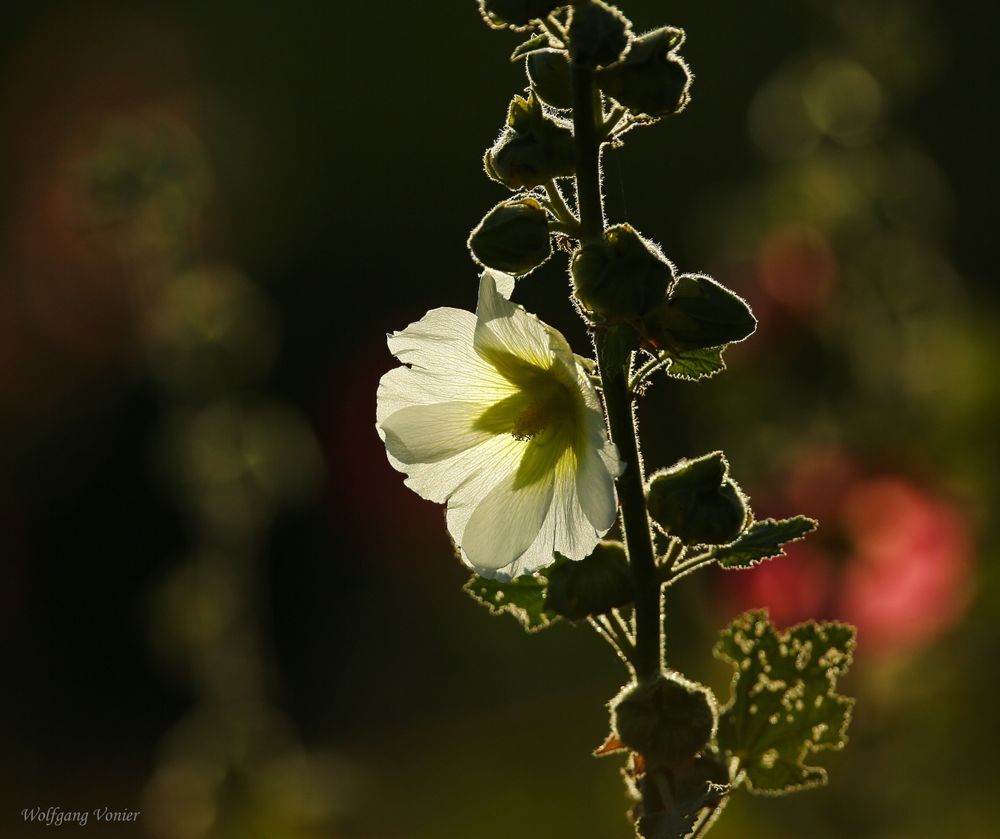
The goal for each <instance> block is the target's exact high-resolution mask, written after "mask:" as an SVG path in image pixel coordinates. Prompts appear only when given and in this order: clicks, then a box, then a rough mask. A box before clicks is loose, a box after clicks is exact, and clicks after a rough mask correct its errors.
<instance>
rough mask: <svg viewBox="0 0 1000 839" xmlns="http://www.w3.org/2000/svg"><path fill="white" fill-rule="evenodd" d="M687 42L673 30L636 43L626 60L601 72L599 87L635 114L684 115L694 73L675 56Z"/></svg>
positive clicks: (598, 74) (658, 31)
mask: <svg viewBox="0 0 1000 839" xmlns="http://www.w3.org/2000/svg"><path fill="white" fill-rule="evenodd" d="M683 40H684V33H683V32H682V31H681V30H680V29H674V28H672V27H669V26H667V27H664V28H663V29H657V30H654V31H653V32H650V33H648V34H646V35H643V36H642V37H641V38H636V39H634V40H633V41H632V48H631V49H630V50H629V51H628V53H627V54H626V55H625V58H623V59H622V60H621V61H619V62H618V63H617V64H613V65H612V66H610V67H606V68H604V69H602V70H599V71H598V73H597V83H598V85H599V86H600V88H601V89H602V90H603V91H604V92H605V93H607V94H608V95H609V96H611V97H613V98H614V99H616V100H617V101H618V102H619V103H621V104H622V105H624V106H625V107H626V108H628V109H629V110H630V111H631V112H632V113H633V114H637V115H643V116H647V117H650V118H654V119H655V118H658V117H664V116H669V115H671V114H676V113H680V112H681V111H682V110H683V109H684V107H685V106H686V105H687V103H688V100H689V99H690V98H691V96H690V87H691V72H690V70H688V67H687V64H685V63H684V59H682V58H681V57H680V56H679V55H677V54H676V52H675V50H676V49H677V48H678V47H679V46H680V45H681V43H682V42H683Z"/></svg>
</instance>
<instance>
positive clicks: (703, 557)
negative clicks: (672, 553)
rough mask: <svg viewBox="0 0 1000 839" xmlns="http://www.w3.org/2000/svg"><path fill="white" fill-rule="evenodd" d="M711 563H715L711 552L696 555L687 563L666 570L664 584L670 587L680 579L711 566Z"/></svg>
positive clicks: (713, 554)
mask: <svg viewBox="0 0 1000 839" xmlns="http://www.w3.org/2000/svg"><path fill="white" fill-rule="evenodd" d="M713 562H715V553H714V552H713V551H709V552H708V553H704V554H698V556H695V557H692V558H691V559H689V560H688V561H687V562H682V563H681V564H680V565H677V566H675V567H674V568H673V570H670V569H668V571H669V574H667V576H666V579H665V580H664V583H665V584H666V585H668V586H672V585H673V584H674V583H676V582H677V581H678V580H679V579H681V578H682V577H686V576H687V575H688V574H693V573H694V572H695V571H698V570H700V569H701V568H704V567H705V566H706V565H711V564H712V563H713Z"/></svg>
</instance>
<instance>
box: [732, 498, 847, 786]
mask: <svg viewBox="0 0 1000 839" xmlns="http://www.w3.org/2000/svg"><path fill="white" fill-rule="evenodd" d="M803 518H808V516H804V517H803ZM810 532H811V531H810ZM800 538H802V537H800ZM751 615H754V616H757V617H758V618H762V619H763V620H765V621H767V623H768V626H770V628H771V630H772V631H773V632H774V633H775V635H776V636H777V638H778V641H779V642H785V641H786V640H787V639H788V638H789V637H790V636H791V634H792V632H794V631H795V630H797V629H802V628H806V627H816V628H823V629H825V628H827V627H830V628H838V629H847V630H849V631H850V634H851V637H850V640H849V641H848V643H847V644H846V645H845V648H844V656H845V658H846V663H844V664H843V666H842V672H843V673H846V672H847V670H848V669H850V666H851V665H852V664H853V663H854V652H855V650H856V649H857V646H858V631H857V627H855V626H854V625H853V624H849V623H847V622H845V621H837V620H832V621H822V622H819V621H815V620H812V619H810V620H806V621H801V622H799V623H796V624H793V625H792V626H789V627H787V628H786V629H781V630H779V629H778V628H777V627H775V625H774V624H773V623H771V613H770V610H768V609H767V608H766V607H765V608H762V609H751V610H749V611H747V612H744V613H743V614H742V615H740V616H739V617H737V618H735V619H734V620H732V621H730V623H729V625H728V626H727V627H726V628H725V629H724V630H723V632H727V631H729V630H730V629H731V628H732V627H733V625H734V624H735V623H736V622H737V621H745V620H746V619H747V618H748V617H749V616H751ZM756 619H757V618H755V619H754V620H752V621H750V623H755V622H756ZM721 646H722V641H721V639H720V640H719V641H717V642H716V643H715V646H714V647H713V648H712V654H713V655H714V656H715V657H716V658H717V659H719V660H720V661H723V662H725V663H727V664H729V665H730V666H732V667H733V670H734V673H733V677H732V679H731V680H730V682H729V700H728V701H727V702H726V704H725V705H723V706H720V707H719V720H720V721H721V720H722V717H723V715H724V714H726V713H727V712H728V711H729V710H730V709H731V708H732V707H733V705H735V704H736V686H737V685H738V684H739V681H740V677H741V675H742V670H741V669H740V663H739V662H738V661H734V660H733V659H732V658H730V657H729V656H728V655H726V654H725V653H723V652H722V651H721ZM832 673H833V668H832V667H831V668H827V672H826V674H825V675H826V680H827V685H828V686H827V692H826V693H825V694H824V695H825V696H826V697H828V698H830V699H834V700H836V701H837V702H839V703H841V704H843V705H845V706H846V711H845V713H844V722H843V723H842V724H841V726H840V728H839V730H838V731H837V741H838V742H836V743H820V744H814V745H812V746H811V745H810V744H809V743H808V742H806V743H803V744H802V750H801V751H800V753H799V754H798V755H797V759H796V763H797V765H798V766H801V768H802V769H804V770H809V771H815V772H817V773H818V777H817V778H816V780H815V781H806V782H803V783H800V784H788V785H786V786H784V787H782V788H781V789H759V788H757V787H755V786H754V785H753V784H752V783H751V781H750V779H749V777H748V776H747V775H746V773H745V772H742V771H741V772H740V773H739V775H738V776H737V778H736V779H734V780H733V783H732V787H733V789H735V788H736V787H737V785H738V783H737V782H738V781H740V779H742V785H743V786H745V787H746V790H747V792H749V793H751V794H753V795H759V796H765V797H770V798H777V797H778V796H781V795H788V794H789V793H792V792H802V791H804V790H808V789H817V788H819V787H823V786H826V784H827V783H828V782H829V774H828V772H827V770H826V768H825V767H823V766H806V765H805V760H806V759H807V758H808V757H809V755H810V754H816V753H818V752H823V751H828V752H839V751H841V750H842V749H843V748H844V747H845V746H846V745H847V743H848V742H849V740H850V737H849V736H848V734H847V729H848V728H849V727H850V724H851V721H852V720H853V718H854V707H855V704H856V702H857V700H856V699H855V698H854V697H852V696H844V695H843V694H840V693H837V685H836V676H834V675H832Z"/></svg>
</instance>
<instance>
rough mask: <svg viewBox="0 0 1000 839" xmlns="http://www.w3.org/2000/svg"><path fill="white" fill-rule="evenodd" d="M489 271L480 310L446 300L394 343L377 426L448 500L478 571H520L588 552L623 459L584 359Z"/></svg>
mask: <svg viewBox="0 0 1000 839" xmlns="http://www.w3.org/2000/svg"><path fill="white" fill-rule="evenodd" d="M513 287H514V280H513V278H511V277H509V276H507V275H506V274H501V273H499V272H495V271H486V272H485V273H483V275H482V278H481V280H480V284H479V304H478V306H477V307H476V314H475V315H473V314H472V313H471V312H466V311H463V310H461V309H434V310H432V311H430V312H428V313H427V314H426V315H425V316H424V317H423V318H422V319H421V320H419V321H417V322H416V323H413V324H410V325H409V326H408V327H407V328H406V329H404V330H403V331H402V332H396V333H393V334H392V335H390V336H389V349H390V351H391V352H392V354H393V355H394V356H396V358H398V359H399V360H400V361H401V362H403V364H404V365H405V366H404V367H399V368H396V369H394V370H390V371H389V372H388V373H386V374H385V376H383V377H382V381H381V382H380V383H379V388H378V411H377V417H376V419H377V421H376V427H377V429H378V433H379V436H380V437H381V438H382V439H383V440H384V441H385V447H386V452H387V454H388V457H389V462H390V463H391V464H392V465H393V466H394V467H395V468H396V469H398V470H399V471H400V472H405V473H406V474H407V476H408V477H407V479H406V485H407V486H408V487H410V489H412V490H413V491H414V492H416V493H417V494H418V495H421V496H422V497H424V498H427V499H429V500H431V501H436V502H439V503H443V502H447V504H448V517H447V518H448V531H449V532H450V533H451V536H452V538H453V539H454V540H455V544H456V545H458V546H459V548H460V550H461V556H462V559H463V560H464V561H465V562H466V563H467V564H468V565H470V566H471V567H472V568H474V569H475V570H476V571H477V572H478V573H479V574H482V575H485V576H490V577H498V578H501V579H513V578H514V577H517V576H520V575H521V574H527V573H531V572H533V571H536V570H538V569H539V568H544V567H546V566H548V565H550V564H551V563H552V561H553V552H554V551H558V552H559V553H561V554H563V555H564V556H566V557H569V558H570V559H583V558H584V557H586V556H587V555H588V554H589V553H590V551H591V550H592V549H593V548H594V546H595V545H596V544H597V542H598V540H599V539H600V537H601V536H602V535H603V534H604V533H606V532H607V531H608V529H609V528H610V527H611V526H612V524H614V522H615V517H616V514H617V501H616V499H615V488H614V477H615V476H616V475H618V474H619V472H620V469H621V465H620V463H619V461H618V456H617V451H616V449H615V447H614V445H613V444H612V443H611V442H610V441H609V440H608V438H607V435H606V433H605V430H604V416H603V413H602V411H601V407H600V404H599V402H598V400H597V395H596V393H595V392H594V388H593V386H592V385H591V383H590V380H589V378H588V377H587V373H586V370H585V369H584V367H583V366H582V364H581V360H580V359H578V358H577V357H576V356H574V355H573V353H572V351H571V350H570V348H569V344H567V343H566V339H565V338H564V337H563V336H562V335H560V334H559V333H558V332H557V331H556V330H555V329H553V328H552V327H550V326H547V325H546V324H544V323H542V322H541V321H540V320H538V318H536V317H535V316H534V315H530V314H528V313H527V312H526V311H525V310H524V309H522V308H521V307H520V306H517V305H515V304H514V303H511V302H510V301H509V300H507V299H506V298H507V297H509V296H510V293H511V291H512V290H513Z"/></svg>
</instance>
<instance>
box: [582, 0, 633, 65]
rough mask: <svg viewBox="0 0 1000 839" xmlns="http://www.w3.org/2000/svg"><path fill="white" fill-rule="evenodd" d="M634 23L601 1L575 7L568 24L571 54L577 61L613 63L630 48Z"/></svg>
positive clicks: (584, 62) (590, 63) (598, 63)
mask: <svg viewBox="0 0 1000 839" xmlns="http://www.w3.org/2000/svg"><path fill="white" fill-rule="evenodd" d="M631 31H632V23H631V21H629V19H628V18H627V17H625V15H623V14H622V13H621V12H620V11H618V9H616V8H614V7H612V6H608V5H607V4H606V3H604V2H602V0H591V2H590V3H585V4H583V3H582V4H580V5H579V6H574V7H573V17H572V19H571V20H570V23H569V54H570V58H572V59H573V61H574V62H576V63H577V64H583V65H586V66H587V67H600V66H603V65H605V64H614V62H616V61H617V60H618V59H619V58H621V56H622V53H623V52H625V50H626V49H628V43H629V36H630V34H631Z"/></svg>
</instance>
